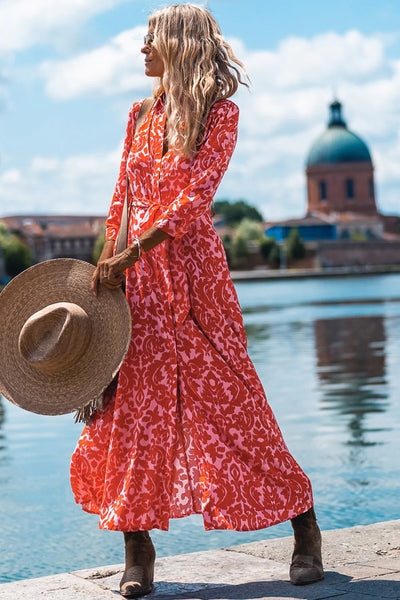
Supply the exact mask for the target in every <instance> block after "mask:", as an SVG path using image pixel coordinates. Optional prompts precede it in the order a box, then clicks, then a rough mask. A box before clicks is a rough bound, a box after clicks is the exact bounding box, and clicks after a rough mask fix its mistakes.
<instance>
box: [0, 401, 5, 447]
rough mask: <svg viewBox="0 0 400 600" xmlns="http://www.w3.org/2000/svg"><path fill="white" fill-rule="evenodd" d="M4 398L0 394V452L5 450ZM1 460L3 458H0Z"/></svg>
mask: <svg viewBox="0 0 400 600" xmlns="http://www.w3.org/2000/svg"><path fill="white" fill-rule="evenodd" d="M3 401H4V399H3V397H2V396H1V394H0V452H1V451H2V450H4V429H3V425H4V420H5V409H4V406H3ZM0 459H1V456H0Z"/></svg>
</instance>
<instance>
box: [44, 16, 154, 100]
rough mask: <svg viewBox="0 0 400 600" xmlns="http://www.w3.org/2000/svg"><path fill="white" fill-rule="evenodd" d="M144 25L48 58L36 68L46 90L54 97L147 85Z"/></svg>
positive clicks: (110, 92)
mask: <svg viewBox="0 0 400 600" xmlns="http://www.w3.org/2000/svg"><path fill="white" fill-rule="evenodd" d="M146 31H147V28H146V27H145V26H141V27H135V28H133V29H130V30H127V31H123V32H122V33H120V34H119V35H117V36H115V37H114V38H112V39H111V40H110V42H109V43H108V44H106V45H104V46H101V47H99V48H96V49H94V50H91V51H89V52H86V53H83V54H80V55H77V56H75V57H73V58H70V59H68V60H64V61H47V62H44V63H42V65H41V66H40V68H39V73H40V75H41V76H42V77H43V78H44V79H45V82H46V83H45V88H46V92H47V94H48V95H49V96H50V97H52V98H55V99H63V100H65V99H70V98H76V97H78V96H81V95H83V94H88V93H96V94H102V95H105V96H113V95H116V94H120V93H122V92H126V91H133V90H139V89H140V90H141V89H146V88H147V87H148V85H147V78H146V76H145V75H144V66H143V55H141V54H140V48H141V46H142V44H143V35H144V34H145V32H146Z"/></svg>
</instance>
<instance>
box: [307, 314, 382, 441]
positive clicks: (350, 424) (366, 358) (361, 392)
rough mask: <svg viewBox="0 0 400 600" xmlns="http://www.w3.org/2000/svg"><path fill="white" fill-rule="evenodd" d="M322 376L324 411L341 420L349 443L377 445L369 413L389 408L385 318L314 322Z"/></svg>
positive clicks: (321, 320)
mask: <svg viewBox="0 0 400 600" xmlns="http://www.w3.org/2000/svg"><path fill="white" fill-rule="evenodd" d="M314 335H315V346H316V352H317V365H318V378H319V381H320V386H321V391H322V396H321V399H322V403H323V406H322V408H323V409H327V410H332V411H334V412H335V413H336V414H338V415H341V416H343V418H344V419H345V421H346V425H347V431H348V433H349V436H348V439H347V440H346V443H347V444H350V445H355V446H368V445H376V444H377V443H379V442H377V441H375V440H374V439H373V437H374V436H372V439H370V436H368V435H367V434H370V433H371V432H376V431H382V429H377V428H375V429H371V428H370V427H368V425H367V422H369V421H368V416H369V415H370V413H382V412H385V410H386V408H387V406H388V397H387V389H386V383H387V382H386V366H385V342H386V335H385V323H384V318H383V317H382V316H368V317H364V316H363V317H344V318H334V319H319V320H316V321H315V322H314Z"/></svg>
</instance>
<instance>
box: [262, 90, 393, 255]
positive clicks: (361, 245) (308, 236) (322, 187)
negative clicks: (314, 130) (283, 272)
mask: <svg viewBox="0 0 400 600" xmlns="http://www.w3.org/2000/svg"><path fill="white" fill-rule="evenodd" d="M305 172H306V180H307V212H306V215H305V216H304V217H302V218H294V219H286V220H285V221H278V222H270V223H265V234H266V235H267V236H271V237H274V238H275V239H276V241H277V242H284V241H285V240H286V238H287V237H288V235H289V234H290V231H291V230H292V229H294V228H296V229H298V231H299V234H300V236H301V238H302V239H303V241H304V242H308V248H309V250H312V252H314V254H315V260H314V265H315V266H320V267H327V266H350V265H352V266H354V265H382V264H384V265H389V264H399V263H400V217H399V216H398V215H382V214H380V213H379V211H378V209H377V206H376V200H375V183H374V165H373V161H372V157H371V152H370V150H369V148H368V146H367V144H366V143H365V141H364V140H363V139H362V138H361V137H360V136H359V135H357V134H356V133H354V132H353V131H351V130H350V129H349V128H348V127H347V124H346V121H345V120H344V118H343V114H342V104H341V103H340V102H339V101H338V100H334V101H333V102H332V103H331V104H330V106H329V120H328V124H327V127H326V129H325V131H323V132H322V133H321V135H320V136H319V137H318V138H317V139H316V140H315V141H314V143H313V144H312V145H311V148H310V150H309V152H308V156H307V159H306V168H305Z"/></svg>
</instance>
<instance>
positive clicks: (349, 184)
mask: <svg viewBox="0 0 400 600" xmlns="http://www.w3.org/2000/svg"><path fill="white" fill-rule="evenodd" d="M346 197H347V199H348V200H353V198H354V181H353V179H346Z"/></svg>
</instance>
